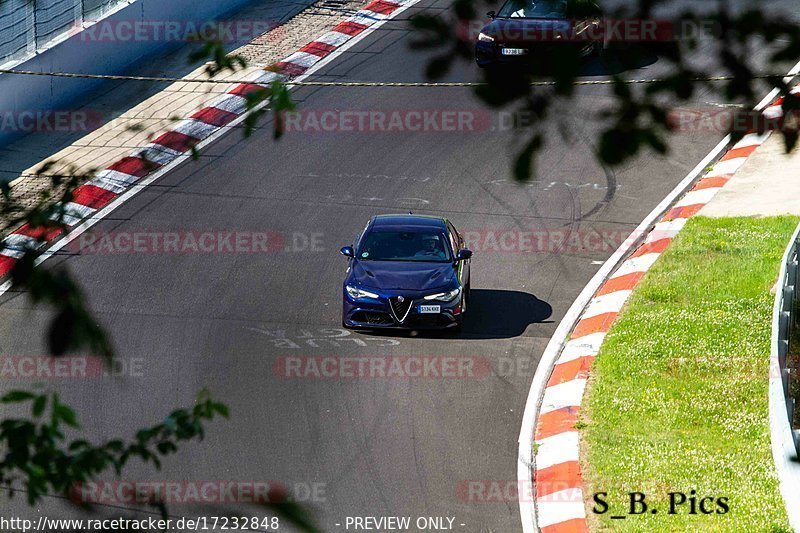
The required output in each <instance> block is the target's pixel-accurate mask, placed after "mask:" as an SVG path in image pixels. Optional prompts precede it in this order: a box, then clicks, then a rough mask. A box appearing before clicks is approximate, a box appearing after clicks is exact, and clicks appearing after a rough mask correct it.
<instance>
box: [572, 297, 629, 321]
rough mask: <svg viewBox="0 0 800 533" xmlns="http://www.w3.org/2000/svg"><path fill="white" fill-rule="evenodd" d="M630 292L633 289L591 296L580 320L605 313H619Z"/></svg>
mask: <svg viewBox="0 0 800 533" xmlns="http://www.w3.org/2000/svg"><path fill="white" fill-rule="evenodd" d="M632 292H633V291H629V290H622V291H615V292H611V293H608V294H603V295H602V296H597V297H595V298H593V299H592V301H591V302H589V306H588V307H587V308H586V311H584V312H583V315H582V316H581V320H585V319H587V318H592V317H593V316H598V315H602V314H605V313H619V311H620V309H622V306H623V305H625V302H626V301H627V300H628V296H630V295H631V293H632Z"/></svg>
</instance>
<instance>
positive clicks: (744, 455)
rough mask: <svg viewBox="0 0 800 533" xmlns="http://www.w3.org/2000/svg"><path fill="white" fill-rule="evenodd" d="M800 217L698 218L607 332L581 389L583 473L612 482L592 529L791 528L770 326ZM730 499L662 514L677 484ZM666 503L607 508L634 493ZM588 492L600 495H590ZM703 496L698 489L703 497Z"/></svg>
mask: <svg viewBox="0 0 800 533" xmlns="http://www.w3.org/2000/svg"><path fill="white" fill-rule="evenodd" d="M797 222H798V218H796V217H770V218H758V219H754V218H723V219H709V218H705V217H695V218H692V219H691V220H689V222H688V223H687V225H686V227H685V228H684V230H683V231H682V232H681V233H680V234H679V235H678V237H677V238H676V239H675V241H674V242H673V243H672V245H671V246H670V247H669V248H668V249H667V252H666V253H665V254H664V255H663V256H662V257H661V258H660V259H659V260H658V261H657V262H656V264H655V265H654V266H653V268H652V269H651V270H650V272H649V273H648V274H647V275H646V276H645V277H644V279H643V280H642V283H641V284H640V285H639V286H638V288H637V289H636V291H635V292H634V294H633V296H632V297H631V299H630V301H629V303H628V305H627V307H626V308H625V309H624V311H623V314H622V315H621V316H620V317H619V319H618V320H617V322H616V323H615V324H614V325H613V327H612V328H611V331H610V332H609V334H608V335H607V336H606V339H605V342H604V344H603V347H602V349H601V350H600V354H599V356H598V358H597V360H596V361H595V365H594V367H593V370H592V377H591V379H590V384H589V388H588V391H587V396H586V398H585V400H584V406H585V408H584V415H583V416H582V419H581V422H582V423H584V424H585V426H584V428H583V430H582V438H583V442H582V457H583V472H584V478H585V481H586V484H587V490H588V492H589V494H590V495H591V494H593V493H594V492H596V491H606V492H608V502H609V504H610V512H608V513H606V514H604V515H594V514H592V513H591V512H590V523H591V525H592V526H593V527H594V528H597V529H612V528H613V529H614V530H630V531H736V532H739V531H748V532H749V531H789V530H790V529H789V525H788V522H787V518H786V513H785V509H784V506H783V500H782V499H781V496H780V493H779V492H778V483H777V478H776V475H775V468H774V464H773V461H772V453H771V449H770V438H769V423H768V398H767V389H768V377H769V376H768V369H769V354H770V344H769V343H770V330H771V320H772V304H773V299H774V296H773V295H772V294H770V289H771V288H772V286H773V285H774V283H775V281H776V280H777V276H778V270H779V268H780V262H781V258H782V255H783V252H784V249H785V248H786V245H787V243H788V241H789V239H790V238H791V234H792V232H793V230H794V228H795V226H796V225H797ZM692 489H694V490H696V491H697V495H698V497H703V496H714V497H727V498H728V506H729V508H730V511H729V512H728V513H726V514H716V513H715V514H711V515H702V514H698V515H690V514H688V506H682V507H680V508H679V510H681V513H680V514H675V515H670V514H667V511H668V510H669V503H668V501H669V500H668V493H669V492H670V491H679V492H685V493H687V494H688V493H689V491H690V490H692ZM628 491H639V492H644V493H646V494H647V501H648V503H649V504H650V506H651V507H655V508H657V509H658V514H649V513H648V514H646V515H642V516H631V517H628V518H626V519H625V520H611V519H610V518H609V517H610V515H613V514H623V513H624V512H626V510H627V502H628V500H627V492H628ZM590 498H591V496H590ZM698 499H699V498H698Z"/></svg>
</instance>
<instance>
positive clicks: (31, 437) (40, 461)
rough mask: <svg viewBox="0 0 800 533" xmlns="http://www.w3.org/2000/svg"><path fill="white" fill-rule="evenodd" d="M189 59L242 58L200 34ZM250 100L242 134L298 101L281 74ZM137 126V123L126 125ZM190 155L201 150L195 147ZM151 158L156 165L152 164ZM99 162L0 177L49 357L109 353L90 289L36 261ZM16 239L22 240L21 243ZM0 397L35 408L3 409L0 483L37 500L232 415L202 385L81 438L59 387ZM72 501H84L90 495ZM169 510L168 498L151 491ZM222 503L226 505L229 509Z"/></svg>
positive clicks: (199, 433) (14, 272) (297, 512)
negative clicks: (32, 193) (40, 308)
mask: <svg viewBox="0 0 800 533" xmlns="http://www.w3.org/2000/svg"><path fill="white" fill-rule="evenodd" d="M189 59H190V61H191V62H197V61H205V62H206V66H205V72H206V74H207V75H208V76H209V78H214V77H216V76H219V75H221V74H223V73H225V72H236V71H239V70H241V69H243V68H246V67H247V62H246V61H245V60H244V58H242V57H240V56H236V55H233V54H228V53H227V52H226V51H225V49H224V46H223V44H222V43H221V42H220V41H213V40H212V41H203V42H201V43H200V44H199V47H198V48H197V50H196V51H194V52H193V53H192V54H191V55H190V58H189ZM245 98H246V100H247V103H246V107H247V110H248V111H250V112H251V113H250V114H249V115H248V116H247V118H246V119H245V123H244V126H245V127H244V130H243V131H244V135H245V136H249V135H250V134H251V133H252V132H253V131H254V129H255V128H256V127H257V122H258V120H259V119H260V118H261V117H262V116H263V115H264V114H265V113H266V110H265V107H266V106H269V109H271V110H273V112H274V113H275V134H274V136H275V138H279V137H280V135H281V134H282V131H283V126H282V124H283V120H282V118H283V115H282V113H283V112H284V111H292V110H294V104H293V103H292V100H291V98H290V97H289V93H288V90H287V87H286V85H285V83H284V78H283V77H279V78H278V79H276V80H275V81H273V82H272V83H271V84H270V85H269V86H268V87H265V88H259V87H256V86H254V88H253V90H252V91H250V92H249V93H248V94H247V95H246V97H245ZM128 129H129V130H132V131H136V130H137V127H136V126H133V127H128ZM191 154H192V156H193V157H197V156H198V155H199V150H198V149H197V147H194V146H193V147H192V149H191ZM153 168H156V165H155V164H154V165H153ZM96 171H97V169H88V170H82V171H81V170H79V169H78V168H76V167H75V166H74V165H69V166H66V168H59V162H58V161H48V162H46V163H44V164H43V165H41V166H40V167H39V168H38V169H37V170H36V172H35V175H34V176H31V177H29V179H33V180H39V181H38V182H41V180H46V181H47V183H48V186H47V187H45V188H44V189H43V190H41V191H40V192H39V193H38V194H37V196H36V198H34V199H30V198H24V199H23V198H20V197H19V196H17V195H15V191H14V188H13V187H12V186H11V184H10V183H9V182H8V181H0V236H3V237H5V236H7V235H9V234H10V233H11V232H12V231H17V230H19V228H21V227H23V226H24V227H25V228H27V229H26V231H25V232H24V233H25V235H26V236H28V237H30V239H22V240H21V241H14V242H9V241H6V240H0V249H2V248H4V247H7V246H13V247H14V249H13V251H14V254H15V255H16V256H17V260H16V262H15V263H14V265H13V267H12V269H11V272H10V274H9V280H10V282H11V286H12V287H13V288H14V289H16V290H19V291H25V292H26V294H27V295H28V298H29V299H30V300H31V302H32V303H33V304H34V305H36V304H43V305H44V306H46V307H48V308H49V309H51V310H53V311H54V313H53V317H52V319H51V321H50V324H49V326H48V332H47V346H48V349H49V352H50V354H51V355H52V356H54V357H59V356H62V355H64V354H67V353H71V352H78V351H88V352H89V353H92V354H95V355H100V356H102V357H104V358H105V359H106V361H107V362H110V361H111V359H112V358H113V357H114V348H113V345H112V342H111V339H110V337H109V335H108V333H107V332H106V331H105V329H104V328H103V327H102V326H101V325H100V323H99V321H98V320H97V319H96V318H95V317H94V316H93V315H92V313H91V311H90V309H89V306H88V304H87V302H86V296H85V294H84V293H83V291H82V290H81V288H80V286H79V285H78V283H77V282H75V280H74V279H73V277H72V276H71V274H70V273H69V271H68V270H67V268H66V267H65V266H63V265H59V266H55V267H52V268H41V267H39V263H41V261H42V260H43V257H42V254H43V253H44V252H45V249H46V246H47V244H49V243H51V242H52V241H53V240H54V239H55V238H57V237H58V236H60V235H62V234H64V233H66V232H67V231H68V230H69V229H70V227H72V226H74V225H75V224H76V221H77V220H79V219H80V218H81V216H80V215H76V214H73V213H71V212H70V211H69V204H70V202H72V201H73V200H74V198H75V191H76V190H77V189H78V187H80V186H81V185H82V184H84V183H86V182H87V181H89V180H90V179H92V178H93V177H94V176H95V173H96ZM20 243H21V244H20ZM0 403H3V404H29V405H30V406H31V417H30V418H28V417H20V418H11V417H8V418H5V419H3V420H2V421H1V422H0V447H1V448H3V449H4V451H5V456H4V457H3V459H2V461H1V462H0V483H2V484H3V485H4V486H6V487H7V488H8V489H9V490H10V493H11V495H12V496H13V494H14V489H13V488H12V483H14V482H15V481H17V480H22V481H23V482H24V485H25V493H26V495H27V502H28V504H29V505H32V506H33V505H36V504H38V503H39V502H40V501H41V499H42V498H43V497H44V496H47V495H49V494H52V493H58V494H64V495H67V496H70V490H71V489H73V488H74V487H76V486H79V485H80V484H81V483H84V482H87V481H90V480H92V479H93V478H94V477H95V476H97V475H100V474H102V473H104V472H106V471H109V470H111V471H113V472H114V473H115V474H116V475H117V476H121V475H122V473H123V469H124V467H125V465H126V464H128V462H129V461H130V460H131V459H138V460H140V461H141V462H143V463H145V464H151V465H153V466H154V467H155V468H156V469H157V470H160V468H161V460H162V459H163V458H164V457H166V456H168V455H172V454H174V453H177V451H178V444H179V443H181V442H186V441H190V440H202V439H203V436H204V434H205V429H204V427H205V423H206V422H210V421H211V420H213V419H214V418H215V417H216V416H218V415H221V416H223V417H225V418H227V417H228V408H227V406H226V405H224V404H222V403H218V402H215V401H213V400H212V399H211V397H210V396H209V395H208V393H206V392H201V393H200V394H199V395H198V398H197V401H196V403H195V405H194V406H193V407H192V408H191V409H177V410H174V411H172V412H171V413H170V414H169V415H168V416H167V417H166V418H165V419H164V421H163V422H162V423H160V424H157V425H155V426H152V427H150V428H143V429H140V430H139V431H137V432H136V435H135V437H134V438H133V439H132V440H130V441H127V442H126V441H123V440H121V439H114V440H110V441H107V442H105V443H103V444H100V445H95V444H92V443H90V442H89V441H88V440H85V439H77V440H71V441H67V437H66V435H65V431H66V429H67V428H71V431H72V432H73V433H75V432H77V431H79V430H80V429H81V428H80V425H79V423H78V415H77V414H76V413H75V411H74V410H73V409H72V408H71V407H69V406H68V405H66V404H64V403H63V402H62V401H61V399H60V398H59V395H58V394H57V393H55V392H53V393H38V392H32V391H28V390H12V391H10V392H7V393H6V394H5V395H4V396H2V397H1V398H0ZM273 500H274V501H269V502H265V503H263V504H262V505H263V507H264V508H265V509H266V510H268V511H270V512H272V513H274V514H275V515H277V516H280V517H282V518H284V519H285V520H287V521H288V522H290V523H292V524H294V525H295V526H297V527H298V528H299V530H301V531H309V532H313V531H317V529H316V527H315V526H314V524H313V523H312V521H311V519H310V518H309V516H308V513H307V511H306V509H304V508H303V507H301V506H300V505H298V504H297V503H295V502H293V501H291V500H290V499H289V497H288V495H277V496H275V497H274V498H273ZM73 503H76V504H79V505H82V506H86V502H80V501H74V500H73ZM147 503H148V504H149V505H151V506H154V507H156V508H158V509H159V510H160V511H161V513H162V515H163V516H165V517H166V513H167V509H166V505H165V502H162V501H150V502H147ZM222 513H226V511H225V510H223V511H222Z"/></svg>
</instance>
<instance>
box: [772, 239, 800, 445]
mask: <svg viewBox="0 0 800 533" xmlns="http://www.w3.org/2000/svg"><path fill="white" fill-rule="evenodd" d="M799 233H800V226H798V228H797V230H795V232H794V235H793V236H792V241H791V243H790V244H789V247H788V248H787V250H786V253H785V255H784V264H783V265H782V268H781V274H782V276H783V277H782V279H781V280H779V281H780V285H779V290H780V291H781V292H780V293H779V295H778V297H779V298H780V300H779V303H778V312H779V315H778V317H777V327H778V332H777V355H778V369H779V371H780V378H781V383H782V385H783V397H784V399H785V401H786V416H787V417H788V418H789V428H790V431H791V432H792V440H793V441H794V446H795V450H797V453H798V454H800V431H798V429H796V428H795V427H794V424H793V421H794V414H795V408H796V405H795V399H794V397H793V394H792V390H791V389H792V387H791V386H792V380H793V379H796V378H794V377H793V376H792V369H790V368H789V366H788V365H787V362H788V359H789V354H790V350H791V351H792V355H798V354H797V353H795V346H798V347H800V279H799V278H798V276H800V268H798V251H800V234H799Z"/></svg>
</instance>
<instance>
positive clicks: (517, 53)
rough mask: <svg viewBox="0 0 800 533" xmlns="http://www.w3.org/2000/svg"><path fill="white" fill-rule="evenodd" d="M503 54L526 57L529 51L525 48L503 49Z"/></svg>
mask: <svg viewBox="0 0 800 533" xmlns="http://www.w3.org/2000/svg"><path fill="white" fill-rule="evenodd" d="M501 53H502V54H503V55H504V56H524V55H525V54H526V53H528V51H527V50H526V49H525V48H503V49H502V51H501Z"/></svg>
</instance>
